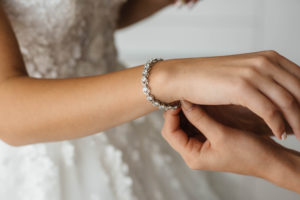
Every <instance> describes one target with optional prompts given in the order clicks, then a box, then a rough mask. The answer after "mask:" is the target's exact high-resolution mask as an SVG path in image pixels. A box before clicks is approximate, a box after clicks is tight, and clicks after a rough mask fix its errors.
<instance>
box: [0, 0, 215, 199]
mask: <svg viewBox="0 0 300 200" xmlns="http://www.w3.org/2000/svg"><path fill="white" fill-rule="evenodd" d="M0 2H1V4H2V6H3V7H4V9H5V11H6V12H7V15H8V17H9V19H10V21H11V23H12V25H13V28H14V31H15V33H16V36H17V38H18V41H19V44H20V48H21V52H22V54H23V56H24V60H25V63H26V69H27V71H28V73H29V75H30V76H31V77H35V78H68V77H80V76H91V75H97V74H103V73H109V72H112V71H115V70H119V69H122V68H124V66H122V65H121V64H120V63H119V62H118V59H117V51H116V48H115V44H114V31H115V26H116V20H117V18H118V13H119V8H120V6H121V5H122V4H123V3H125V0H0ZM162 124H163V118H162V113H161V112H160V111H156V112H154V113H152V114H149V115H147V116H144V117H141V118H139V119H136V120H134V121H131V122H128V123H125V124H123V125H120V126H118V127H115V128H112V129H110V130H107V131H104V132H101V133H98V134H95V135H92V136H88V137H84V138H80V139H74V140H68V141H61V142H52V143H41V144H34V145H27V146H21V147H12V146H9V145H7V144H6V143H4V142H2V141H0V199H1V200H100V199H101V200H113V199H117V200H134V199H138V200H160V199H162V200H167V199H178V200H185V199H189V200H190V199H191V200H193V199H212V200H214V199H220V198H219V197H218V196H217V195H216V193H215V191H213V187H212V186H211V184H210V183H209V181H207V180H208V178H207V177H208V175H207V173H206V172H200V171H192V170H190V169H189V168H188V167H187V166H186V165H185V164H184V162H183V160H182V159H181V158H180V157H179V156H178V155H177V154H176V153H175V151H174V150H172V149H171V148H170V147H169V145H168V144H167V143H166V142H165V141H164V140H163V138H162V137H161V134H160V130H161V127H162Z"/></svg>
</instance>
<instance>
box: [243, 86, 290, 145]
mask: <svg viewBox="0 0 300 200" xmlns="http://www.w3.org/2000/svg"><path fill="white" fill-rule="evenodd" d="M241 89H242V90H243V91H242V92H243V94H244V95H243V96H242V97H241V99H240V102H239V103H240V104H241V105H242V106H245V107H248V108H249V109H250V110H252V111H253V112H254V113H256V114H257V115H258V116H260V117H261V118H262V119H263V120H264V121H265V122H266V123H267V124H268V126H269V127H270V128H271V130H272V132H273V133H274V134H275V135H276V137H277V138H279V139H281V135H282V134H283V133H284V132H285V123H284V119H283V117H282V115H281V113H280V111H279V110H278V108H277V106H276V105H275V104H274V103H273V102H272V101H271V100H269V99H268V98H267V97H266V96H265V95H263V94H262V93H261V92H260V91H258V90H257V89H256V88H254V87H253V86H252V85H248V84H244V86H243V87H241Z"/></svg>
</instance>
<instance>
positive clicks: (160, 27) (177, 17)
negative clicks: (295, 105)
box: [116, 0, 300, 200]
mask: <svg viewBox="0 0 300 200" xmlns="http://www.w3.org/2000/svg"><path fill="white" fill-rule="evenodd" d="M299 37H300V1H299V0H226V1H225V0H204V1H202V2H200V3H199V4H198V5H197V6H196V7H194V8H193V9H191V10H190V9H188V8H181V9H177V8H175V7H169V8H166V9H164V10H163V11H161V12H160V13H158V14H156V15H155V16H153V17H151V18H149V19H147V20H145V21H143V22H140V23H138V24H136V25H134V26H131V27H129V28H127V29H124V30H122V31H119V32H117V33H116V42H117V46H118V48H119V56H120V59H121V60H122V61H123V62H124V63H126V64H127V65H128V66H135V65H140V64H143V63H144V62H145V61H146V60H147V59H149V58H151V57H162V58H176V57H202V56H216V55H225V54H234V53H241V52H251V51H259V50H265V49H274V50H276V51H278V52H279V53H281V54H283V55H284V56H286V57H287V58H289V59H291V60H293V61H294V62H296V63H297V64H300V38H299ZM299 92H300V91H299ZM283 144H284V145H286V146H289V147H293V148H295V149H298V150H299V151H300V142H298V141H296V139H295V138H294V137H290V138H288V140H287V141H286V142H284V143H283ZM222 175H223V176H222V177H224V174H222ZM225 176H228V177H227V178H230V179H233V180H235V181H236V182H238V183H240V184H241V187H240V188H235V190H239V191H238V192H235V196H234V197H233V196H230V194H229V193H230V191H231V190H233V189H234V188H230V187H229V186H226V179H223V178H221V176H220V175H219V174H218V173H215V174H212V175H211V181H212V182H213V183H215V184H214V185H215V187H217V188H218V191H221V192H222V191H223V192H224V193H223V194H224V199H228V200H231V199H232V198H234V199H241V200H248V199H249V200H250V199H255V200H260V199H261V200H266V199H273V200H277V199H278V200H279V199H285V200H296V199H300V196H298V195H296V194H295V193H292V192H289V191H287V190H284V189H281V188H278V187H276V186H274V185H272V184H269V183H267V182H265V181H263V180H260V179H256V178H249V177H245V176H238V175H231V174H230V175H228V174H226V175H225ZM227 187H229V188H227ZM243 190H251V191H253V195H251V196H247V197H246V196H244V194H243Z"/></svg>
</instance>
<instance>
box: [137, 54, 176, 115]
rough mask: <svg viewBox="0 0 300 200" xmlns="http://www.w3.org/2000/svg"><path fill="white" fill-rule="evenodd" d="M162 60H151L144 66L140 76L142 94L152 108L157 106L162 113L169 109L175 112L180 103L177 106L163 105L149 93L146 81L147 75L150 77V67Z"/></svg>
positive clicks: (147, 81)
mask: <svg viewBox="0 0 300 200" xmlns="http://www.w3.org/2000/svg"><path fill="white" fill-rule="evenodd" d="M162 60H163V59H162V58H151V59H150V60H148V62H147V63H146V64H145V65H144V71H143V76H142V84H143V92H144V94H146V99H147V100H148V101H150V102H151V103H152V105H153V106H157V107H158V108H159V109H160V110H164V111H166V110H171V109H173V110H176V109H177V108H178V107H179V106H180V103H178V104H177V105H172V104H168V103H163V102H161V101H160V100H158V99H156V98H155V97H154V96H153V95H152V94H151V92H150V88H149V79H148V78H149V75H150V71H151V69H152V66H153V65H154V64H155V63H157V62H159V61H162Z"/></svg>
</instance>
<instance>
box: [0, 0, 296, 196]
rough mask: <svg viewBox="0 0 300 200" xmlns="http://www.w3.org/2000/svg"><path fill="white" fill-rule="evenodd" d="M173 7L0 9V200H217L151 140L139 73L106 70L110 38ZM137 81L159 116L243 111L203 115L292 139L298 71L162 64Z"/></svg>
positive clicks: (65, 0) (154, 121)
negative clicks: (178, 108)
mask: <svg viewBox="0 0 300 200" xmlns="http://www.w3.org/2000/svg"><path fill="white" fill-rule="evenodd" d="M172 3H174V2H173V1H171V0H170V1H165V0H155V1H153V0H127V1H126V0H99V1H96V0H86V1H79V0H56V1H47V0H27V1H23V0H1V8H0V51H1V54H0V60H1V67H0V110H1V114H0V138H1V139H2V141H3V142H1V143H0V172H1V173H0V188H1V190H0V198H1V199H9V200H11V199H18V200H20V199H22V200H25V199H28V200H29V199H30V200H35V199H37V200H52V199H53V200H54V199H55V200H57V199H63V200H68V199H72V200H76V199H90V200H98V199H107V200H109V199H122V200H126V199H129V200H132V199H145V200H146V199H221V197H219V196H218V195H217V193H216V192H214V189H213V187H211V185H210V184H209V181H206V178H207V174H206V172H201V171H197V172H196V171H192V170H189V169H188V168H187V167H186V165H185V164H184V162H183V161H182V159H181V158H180V157H178V156H177V155H176V154H175V152H174V151H171V150H170V148H169V147H168V145H166V142H165V141H163V140H162V138H161V136H160V134H158V133H159V132H160V131H161V130H160V129H161V127H162V120H161V119H162V118H161V114H160V113H159V112H153V111H155V110H157V106H153V105H152V104H151V102H150V101H149V100H150V99H149V98H146V95H145V94H144V93H143V92H142V91H143V90H144V89H143V85H142V83H141V78H142V72H144V66H143V65H140V66H136V67H132V68H129V69H125V68H124V66H122V65H121V64H119V63H118V60H117V51H116V48H115V45H114V31H115V30H116V29H118V28H123V27H126V26H128V25H130V24H132V23H135V22H137V21H139V20H142V19H144V18H146V17H148V16H150V15H152V14H153V13H155V12H156V11H158V10H160V9H162V8H163V7H165V6H168V5H170V4H172ZM189 3H191V2H189ZM192 3H193V2H192ZM194 3H196V2H194ZM145 62H146V61H145ZM141 64H142V63H141ZM253 77H255V81H254V79H253ZM147 81H149V82H148V84H149V85H150V88H151V94H152V95H153V96H152V97H153V98H154V97H155V99H158V100H160V102H163V103H165V104H166V105H169V106H173V105H175V104H176V105H179V104H178V102H179V100H182V99H186V100H188V101H190V102H193V103H195V104H201V105H226V104H235V105H242V106H243V107H246V108H248V109H249V110H243V109H242V108H241V107H234V108H231V107H226V108H225V107H224V108H223V107H220V108H219V107H218V109H217V110H218V112H217V114H216V112H213V111H212V112H211V114H212V115H213V116H214V115H215V116H216V117H217V116H220V115H221V114H222V113H223V114H224V116H225V117H224V118H223V119H228V118H227V117H226V116H234V115H235V114H237V113H239V114H241V112H240V111H241V110H243V112H242V114H241V118H247V120H250V122H251V123H250V126H249V127H247V130H248V131H249V130H253V127H256V128H255V129H254V130H258V129H257V127H262V128H261V129H260V130H264V132H268V133H274V135H275V136H276V137H278V138H282V139H284V138H285V137H286V132H287V131H288V128H289V127H288V126H286V123H285V121H286V122H287V123H288V124H289V125H290V127H291V129H292V130H293V132H294V133H295V134H296V136H297V137H298V138H300V127H299V125H300V123H299V122H300V110H299V109H300V107H299V102H300V94H299V92H298V91H299V88H300V70H299V68H298V66H297V65H296V64H295V63H293V62H291V61H289V60H287V59H286V58H285V57H283V56H281V55H280V54H278V53H276V52H274V51H262V52H253V53H248V54H240V55H232V56H223V57H210V58H185V59H172V60H163V61H159V62H157V63H155V66H154V67H153V69H152V70H151V75H150V76H149V77H148V80H147ZM144 92H145V90H144ZM149 92H150V91H149ZM149 92H148V91H146V93H147V94H149ZM148 97H149V96H148ZM156 105H157V104H156ZM208 110H209V109H208ZM213 110H214V111H215V108H214V109H213ZM250 110H251V111H252V112H253V113H255V114H256V115H253V114H252V112H251V111H250ZM151 112H153V113H151ZM167 112H172V111H167ZM174 112H175V111H174ZM149 113H151V114H149ZM214 113H215V114H214ZM226 113H228V114H226ZM147 114H148V115H147ZM172 115H173V116H175V115H176V113H175V114H174V113H173V114H172ZM249 116H251V117H249ZM257 116H259V117H257ZM188 118H189V117H188ZM176 119H177V118H176ZM189 119H193V118H189ZM261 119H263V120H264V121H262V120H261ZM191 121H193V120H191ZM225 121H226V120H225ZM177 122H178V121H177ZM264 122H266V124H267V125H268V126H266V125H265V123H264ZM166 124H167V125H168V124H173V125H176V123H174V121H173V122H172V121H169V120H166ZM230 124H231V125H232V127H246V126H244V125H243V120H241V122H238V121H237V122H235V121H234V120H233V121H232V123H230ZM247 124H248V125H249V123H247ZM167 125H165V126H167ZM165 126H164V127H165ZM268 127H270V128H268ZM163 130H164V133H171V132H172V131H170V130H168V131H165V128H164V129H163ZM247 130H240V131H245V132H246V131H247ZM203 134H204V135H205V134H207V133H205V131H204V133H203ZM165 135H166V134H164V137H165ZM167 135H168V134H167ZM242 135H247V133H245V134H242ZM165 138H166V139H167V141H168V142H169V143H170V144H172V142H170V137H165ZM207 138H208V141H209V140H210V138H209V137H207ZM257 138H264V136H262V137H261V136H260V135H259V133H258V136H257ZM258 140H259V141H260V139H258ZM172 145H174V144H172ZM172 145H171V146H172ZM16 146H18V147H16ZM176 148H177V147H175V149H176ZM177 150H178V149H177ZM245 156H247V154H245ZM195 168H198V167H195ZM215 170H219V171H227V170H226V169H223V168H222V169H215ZM233 172H236V173H241V172H240V171H234V170H233ZM250 175H253V176H255V175H256V174H254V173H253V174H250ZM280 185H281V186H283V187H286V186H285V185H283V184H280ZM288 188H290V189H293V188H291V187H288Z"/></svg>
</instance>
